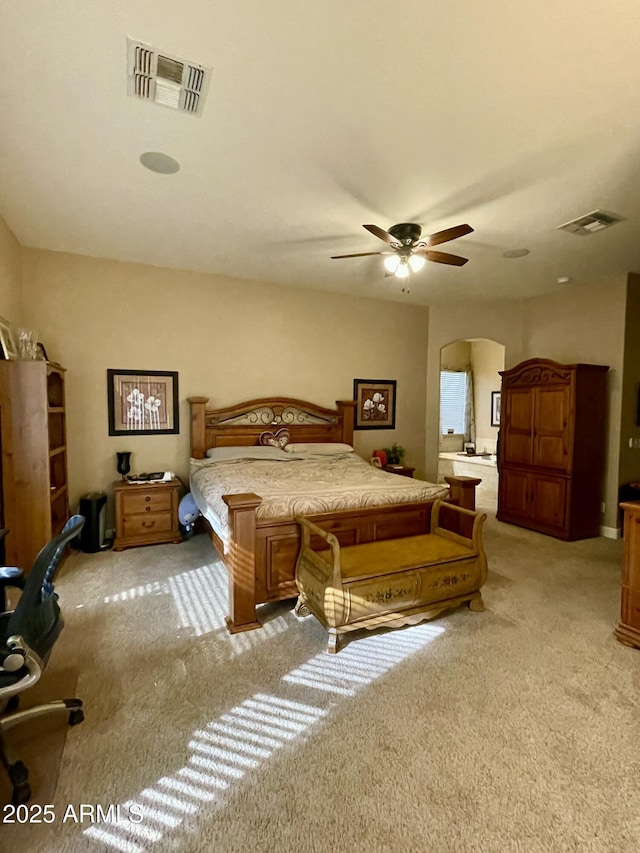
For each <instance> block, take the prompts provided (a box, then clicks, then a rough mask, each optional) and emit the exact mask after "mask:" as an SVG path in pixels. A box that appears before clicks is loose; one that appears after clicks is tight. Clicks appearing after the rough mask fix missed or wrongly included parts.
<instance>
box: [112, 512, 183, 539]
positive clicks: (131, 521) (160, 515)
mask: <svg viewBox="0 0 640 853" xmlns="http://www.w3.org/2000/svg"><path fill="white" fill-rule="evenodd" d="M122 526H123V530H124V536H125V538H128V537H133V536H144V535H146V534H153V533H170V532H171V530H172V516H171V513H170V512H154V513H153V514H151V513H149V515H146V514H143V513H139V514H138V515H128V516H125V517H124V518H123V519H122Z"/></svg>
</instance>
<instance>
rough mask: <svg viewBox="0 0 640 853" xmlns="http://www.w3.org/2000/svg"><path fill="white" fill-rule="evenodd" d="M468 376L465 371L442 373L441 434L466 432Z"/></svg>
mask: <svg viewBox="0 0 640 853" xmlns="http://www.w3.org/2000/svg"><path fill="white" fill-rule="evenodd" d="M466 404H467V374H466V373H465V372H464V371H455V370H441V371H440V433H441V434H442V435H446V434H447V433H448V432H449V431H453V432H454V433H456V434H457V435H464V434H465V432H466V428H465V427H466V418H465V409H466Z"/></svg>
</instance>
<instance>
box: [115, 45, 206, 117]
mask: <svg viewBox="0 0 640 853" xmlns="http://www.w3.org/2000/svg"><path fill="white" fill-rule="evenodd" d="M211 72H212V69H211V68H207V67H206V66H205V65H199V64H198V63H197V62H191V61H190V60H188V59H181V58H180V57H178V56H174V55H172V54H170V53H167V52H166V51H162V50H158V48H155V47H151V46H150V45H148V44H144V43H143V42H140V41H134V40H133V39H131V38H127V94H129V95H130V96H131V97H133V98H140V99H141V100H143V101H151V102H152V103H154V104H159V105H160V106H162V107H170V108H171V109H173V110H179V111H180V112H183V113H191V114H192V115H201V114H202V110H203V108H204V100H205V97H206V94H207V90H208V88H209V79H210V77H211Z"/></svg>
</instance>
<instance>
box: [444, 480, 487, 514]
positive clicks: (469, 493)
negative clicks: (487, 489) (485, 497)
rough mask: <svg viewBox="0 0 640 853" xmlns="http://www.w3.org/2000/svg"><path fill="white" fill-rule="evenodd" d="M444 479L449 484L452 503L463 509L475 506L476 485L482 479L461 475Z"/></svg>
mask: <svg viewBox="0 0 640 853" xmlns="http://www.w3.org/2000/svg"><path fill="white" fill-rule="evenodd" d="M444 479H445V480H446V482H447V483H448V484H449V489H450V491H451V499H452V501H453V503H456V504H458V506H461V507H464V508H465V509H475V508H476V486H479V485H480V483H481V482H482V480H479V479H477V478H476V477H462V476H459V477H458V476H456V477H454V476H451V477H445V478H444Z"/></svg>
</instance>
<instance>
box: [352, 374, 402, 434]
mask: <svg viewBox="0 0 640 853" xmlns="http://www.w3.org/2000/svg"><path fill="white" fill-rule="evenodd" d="M353 398H354V400H355V401H356V418H355V423H354V429H395V428H396V380H395V379H354V380H353Z"/></svg>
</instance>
